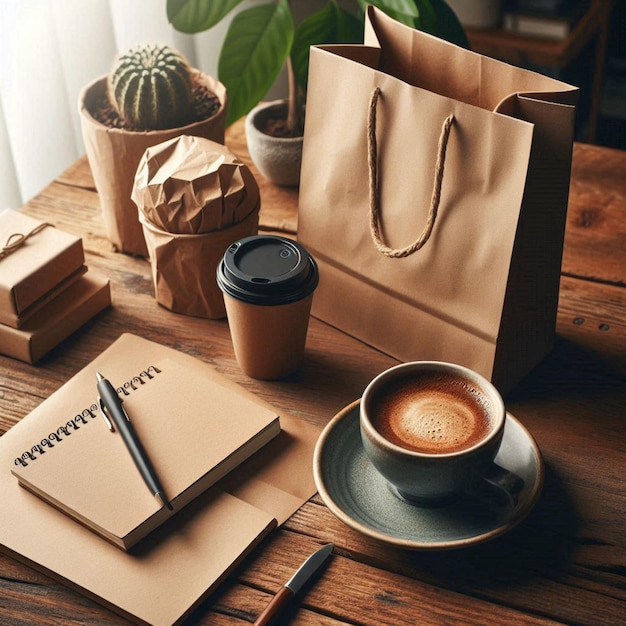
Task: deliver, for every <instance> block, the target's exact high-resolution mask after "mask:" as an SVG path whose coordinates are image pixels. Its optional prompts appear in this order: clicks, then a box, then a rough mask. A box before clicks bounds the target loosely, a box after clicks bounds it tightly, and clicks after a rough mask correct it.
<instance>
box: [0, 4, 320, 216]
mask: <svg viewBox="0 0 626 626" xmlns="http://www.w3.org/2000/svg"><path fill="white" fill-rule="evenodd" d="M258 1H259V0H248V1H247V2H244V3H243V4H242V5H240V7H241V8H245V7H246V6H249V5H250V4H253V3H254V2H258ZM301 4H306V3H305V2H302V3H301ZM316 4H317V3H316ZM165 7H166V4H165V0H0V210H1V209H4V208H7V207H11V208H19V207H20V206H21V205H22V204H23V203H24V202H26V201H27V200H28V199H30V198H31V197H32V196H33V195H35V194H36V193H38V192H39V191H40V190H41V189H42V188H43V187H44V186H45V185H46V184H48V183H49V182H50V181H52V180H53V179H54V178H55V177H56V176H58V175H59V174H60V173H61V172H62V171H63V170H64V169H65V168H67V167H68V166H69V165H70V164H71V163H73V162H74V161H75V160H76V159H77V158H78V157H79V156H80V155H81V154H83V152H84V149H83V142H82V137H81V133H80V122H79V116H78V104H77V103H78V94H79V92H80V90H81V88H82V87H83V85H85V84H86V83H88V82H90V81H91V80H93V79H94V78H96V77H97V76H100V75H103V74H106V73H107V72H108V70H109V68H110V66H111V64H112V62H113V59H114V57H115V55H116V54H117V53H118V52H121V51H124V50H126V49H128V48H130V47H131V46H133V45H135V44H137V43H140V42H159V43H162V44H168V45H171V46H173V47H175V48H177V49H179V50H180V51H181V52H183V53H184V54H185V55H186V56H187V58H188V60H189V61H190V63H191V64H192V65H194V66H196V67H199V68H200V69H202V70H203V71H205V72H207V73H209V74H211V75H213V76H216V75H217V59H218V54H219V49H220V47H221V42H222V40H223V38H224V35H225V32H226V28H227V26H228V21H225V22H224V23H221V24H219V25H217V26H216V27H214V28H213V29H211V30H210V31H208V32H205V33H201V34H199V35H195V36H190V35H184V34H181V33H178V32H176V31H175V30H174V29H173V28H172V27H171V26H170V25H169V23H168V22H167V15H166V8H165ZM275 89H277V90H278V91H277V93H280V92H281V90H282V87H281V85H278V87H276V88H275ZM273 91H275V90H273Z"/></svg>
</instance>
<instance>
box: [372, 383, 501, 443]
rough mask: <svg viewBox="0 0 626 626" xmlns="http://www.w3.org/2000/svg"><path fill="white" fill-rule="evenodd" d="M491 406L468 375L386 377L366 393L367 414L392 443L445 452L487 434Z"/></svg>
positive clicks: (490, 424)
mask: <svg viewBox="0 0 626 626" xmlns="http://www.w3.org/2000/svg"><path fill="white" fill-rule="evenodd" d="M492 412H493V408H492V407H491V405H490V401H489V399H488V398H486V397H485V395H484V393H483V392H482V391H481V389H480V387H478V386H477V385H474V383H472V382H471V381H468V380H465V379H464V378H461V377H460V376H454V375H451V374H445V373H443V374H442V373H437V372H424V373H420V374H419V376H416V377H407V378H404V379H400V380H397V381H393V382H389V383H387V384H386V385H385V387H384V390H383V389H381V390H380V391H379V392H378V393H376V394H374V395H373V396H372V398H371V404H370V410H369V415H370V419H371V421H372V424H373V426H374V428H376V430H378V432H379V433H380V434H381V435H382V436H383V437H384V438H385V439H387V440H388V441H390V442H391V443H394V444H395V445H397V446H400V447H402V448H405V449H407V450H412V451H415V452H422V453H426V454H448V453H451V452H458V451H460V450H466V449H467V448H471V447H472V446H474V445H475V444H477V443H478V442H480V441H482V440H483V439H484V438H485V437H487V436H488V435H489V433H490V432H491V430H492V428H493V424H494V420H493V418H492V417H491V415H492Z"/></svg>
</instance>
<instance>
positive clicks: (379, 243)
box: [367, 87, 454, 258]
mask: <svg viewBox="0 0 626 626" xmlns="http://www.w3.org/2000/svg"><path fill="white" fill-rule="evenodd" d="M380 94H381V90H380V88H379V87H376V89H374V91H373V92H372V95H371V97H370V106H369V115H368V119H367V144H368V165H369V199H370V233H371V235H372V240H373V242H374V245H375V246H376V249H377V250H378V251H379V252H382V254H384V255H385V256H388V257H391V258H403V257H407V256H409V255H411V254H413V253H414V252H416V251H417V250H419V249H420V248H421V247H422V246H423V245H424V244H425V243H426V242H427V241H428V239H429V238H430V235H431V233H432V231H433V227H434V225H435V220H436V219H437V211H438V210H439V203H440V201H441V185H442V182H443V170H444V163H445V159H446V148H447V147H448V139H449V138H450V129H451V128H452V123H453V122H454V115H449V116H448V117H447V118H446V119H445V120H444V122H443V125H442V127H441V135H440V136H439V146H438V148H437V163H436V165H435V180H434V183H433V193H432V197H431V200H430V208H429V210H428V216H427V218H426V225H425V226H424V230H423V231H422V232H421V234H420V235H419V237H418V238H417V239H416V240H415V241H414V242H413V243H412V244H409V245H408V246H406V247H405V248H390V247H389V246H388V245H387V244H386V243H385V241H384V240H383V236H382V233H381V229H380V211H381V209H380V191H379V189H378V145H377V141H376V114H377V108H378V107H377V105H378V98H379V96H380Z"/></svg>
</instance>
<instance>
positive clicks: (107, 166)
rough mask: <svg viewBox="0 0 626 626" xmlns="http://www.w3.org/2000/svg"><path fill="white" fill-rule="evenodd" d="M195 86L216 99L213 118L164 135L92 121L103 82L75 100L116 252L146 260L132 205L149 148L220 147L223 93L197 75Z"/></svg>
mask: <svg viewBox="0 0 626 626" xmlns="http://www.w3.org/2000/svg"><path fill="white" fill-rule="evenodd" d="M195 80H196V82H197V84H200V85H202V86H204V87H205V88H206V89H208V91H210V92H211V93H213V94H215V95H216V96H217V98H218V100H219V102H220V106H219V108H218V110H217V112H216V113H214V114H213V115H212V116H210V117H207V118H206V119H203V120H199V121H197V122H193V123H191V124H188V125H186V126H181V127H179V128H172V129H167V130H149V131H131V130H126V129H123V128H111V127H109V126H107V125H105V124H103V123H101V122H99V121H98V120H97V119H96V117H94V111H95V110H96V108H97V107H98V106H99V103H100V102H102V99H103V96H104V95H105V94H106V90H107V79H106V76H103V77H100V78H98V79H97V80H95V81H94V82H92V83H91V84H89V85H87V86H86V87H85V88H84V89H83V90H82V92H81V94H80V96H79V111H80V120H81V130H82V135H83V142H84V144H85V151H86V153H87V159H88V161H89V166H90V168H91V172H92V174H93V179H94V182H95V185H96V189H97V191H98V195H99V197H100V206H101V209H102V216H103V219H104V225H105V229H106V232H107V236H108V238H109V239H110V240H111V242H112V243H113V245H114V247H115V248H116V250H118V251H119V252H125V253H127V254H135V255H139V256H147V254H148V250H147V247H146V242H145V240H144V237H143V231H142V228H141V224H140V223H139V220H138V219H137V208H136V206H135V205H134V204H133V202H132V200H131V192H132V189H133V183H134V177H135V172H136V170H137V166H138V165H139V161H140V159H141V157H142V155H143V153H144V152H145V150H146V149H147V148H149V147H150V146H154V145H156V144H159V143H161V142H163V141H166V140H168V139H172V138H174V137H177V136H180V135H197V136H199V137H205V138H207V139H210V140H212V141H215V142H219V143H224V132H225V125H226V106H227V96H226V88H225V87H224V85H222V83H220V82H219V81H217V80H215V79H214V78H213V77H211V76H209V75H207V74H203V73H201V72H199V71H197V72H196V74H195Z"/></svg>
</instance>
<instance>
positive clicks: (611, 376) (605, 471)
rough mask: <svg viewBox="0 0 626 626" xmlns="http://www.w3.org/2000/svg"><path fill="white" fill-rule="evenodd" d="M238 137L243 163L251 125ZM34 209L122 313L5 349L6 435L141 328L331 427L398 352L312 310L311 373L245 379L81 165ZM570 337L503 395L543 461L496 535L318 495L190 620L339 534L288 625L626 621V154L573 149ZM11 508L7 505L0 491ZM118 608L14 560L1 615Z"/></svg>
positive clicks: (260, 600) (217, 330)
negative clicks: (352, 506)
mask: <svg viewBox="0 0 626 626" xmlns="http://www.w3.org/2000/svg"><path fill="white" fill-rule="evenodd" d="M227 143H228V144H229V145H230V146H231V148H232V149H233V150H234V151H235V152H236V153H238V154H239V155H240V156H241V157H242V158H243V159H244V160H246V159H247V155H246V149H245V141H244V138H243V133H242V128H241V124H238V125H235V126H234V127H232V128H231V129H229V133H228V140H227ZM257 178H258V180H259V183H260V184H261V186H262V200H263V208H262V211H261V226H262V228H263V229H264V230H268V231H280V232H285V233H288V234H290V235H294V234H295V233H296V229H297V191H296V190H293V189H291V190H289V189H280V188H277V187H274V186H272V185H270V184H268V183H266V182H265V181H264V180H263V179H262V178H261V177H260V176H258V177H257ZM22 210H23V211H24V212H25V213H27V214H29V215H32V216H34V217H37V218H40V219H42V220H48V221H52V222H53V223H54V224H55V225H56V226H57V227H59V228H61V229H64V230H66V231H69V232H71V233H75V234H76V235H80V236H81V237H83V240H84V245H85V249H86V256H87V264H88V265H89V267H90V268H93V269H94V270H96V271H98V272H100V273H102V274H103V275H105V276H108V277H109V279H110V281H111V288H112V298H113V304H114V306H113V308H112V309H110V310H109V311H107V312H105V313H103V314H101V315H99V316H98V317H97V318H96V319H94V320H93V321H92V322H90V323H89V324H87V325H86V326H85V327H84V328H83V329H81V330H80V331H79V332H77V333H75V335H74V336H72V337H71V338H70V339H69V340H66V341H65V342H64V343H63V344H61V345H60V346H58V347H57V348H56V349H54V350H53V351H52V352H51V353H50V354H49V355H48V356H46V357H45V358H44V359H43V360H42V361H41V362H40V363H39V364H38V365H37V366H32V365H27V364H25V363H21V362H19V361H15V360H12V359H10V358H6V357H2V356H0V433H4V432H5V431H6V430H8V429H9V428H10V427H11V426H12V425H13V424H15V423H16V422H18V421H19V420H20V419H21V418H22V417H24V416H25V415H26V414H27V413H29V412H30V411H31V410H32V409H34V408H35V407H36V406H37V405H38V404H39V403H40V402H42V400H44V399H45V398H46V397H47V396H49V395H50V394H51V393H52V392H53V391H54V390H55V389H57V388H58V387H59V386H61V385H62V384H63V383H64V382H65V381H66V380H68V379H69V378H70V377H71V376H72V375H74V374H75V373H76V372H78V371H79V370H80V369H81V368H83V367H84V366H86V365H87V364H88V363H89V362H90V361H91V360H92V359H93V358H94V356H95V355H97V354H99V353H100V352H101V351H102V350H104V349H105V348H107V347H108V346H109V345H110V344H111V343H112V342H113V341H114V340H115V339H117V337H118V336H119V335H120V334H121V333H122V332H132V333H136V334H139V335H142V336H144V337H146V338H149V339H152V340H155V341H158V342H161V343H163V344H165V345H168V346H171V347H174V348H176V349H179V350H181V351H183V352H186V353H190V354H193V355H195V356H197V357H198V358H200V359H202V360H204V361H206V362H208V363H210V364H211V365H213V366H214V367H215V368H217V370H218V371H220V372H221V373H223V374H224V375H225V376H227V377H228V378H230V379H232V380H234V381H236V382H238V383H240V384H241V385H243V386H244V387H246V388H247V389H250V390H251V391H253V392H254V393H256V394H258V395H259V396H261V397H262V398H264V399H266V400H268V401H269V402H272V403H277V404H278V403H279V404H280V406H282V407H284V409H285V410H287V411H289V412H290V413H292V414H293V415H296V416H298V417H299V418H301V419H302V420H306V421H308V422H311V423H313V424H316V425H318V426H319V427H320V428H321V427H323V426H324V425H325V424H326V423H327V422H328V421H329V420H330V419H331V418H332V417H333V416H334V415H335V414H336V413H337V412H339V411H340V410H341V409H342V408H343V407H345V406H346V405H347V404H349V403H351V402H352V401H353V400H355V399H357V398H358V397H359V396H360V395H361V393H362V391H363V389H364V388H365V386H366V384H367V383H368V382H369V381H370V380H371V379H372V378H373V377H374V376H375V375H376V374H377V373H379V372H380V371H381V370H383V369H385V368H387V367H389V366H391V365H393V364H395V362H394V361H393V360H392V359H391V358H389V357H387V356H385V355H383V354H381V353H379V352H377V351H375V350H373V349H371V348H369V347H368V346H366V345H364V344H362V343H361V342H359V341H356V340H354V339H352V338H350V337H349V336H347V335H345V334H343V333H341V332H339V331H337V330H334V329H333V328H331V327H329V326H328V325H326V324H324V323H322V322H320V321H318V320H316V319H312V320H311V324H310V327H309V335H308V343H307V354H306V360H305V363H304V365H303V367H302V368H301V369H300V370H299V371H298V372H297V373H296V374H294V375H293V376H291V377H290V378H288V379H286V380H283V381H279V382H260V381H256V380H253V379H250V378H247V377H246V376H245V375H244V374H243V373H242V372H241V371H240V369H239V367H238V365H237V363H236V361H235V358H234V355H233V351H232V344H231V340H230V335H229V330H228V325H227V323H226V321H224V320H220V321H209V320H201V319H194V318H191V317H185V316H180V315H177V314H174V313H171V312H169V311H167V310H165V309H164V308H162V307H160V306H158V305H157V303H156V301H155V299H154V296H153V287H152V280H151V274H150V266H149V264H148V262H147V261H146V260H144V259H140V258H133V257H129V256H126V255H124V254H119V253H115V252H114V251H113V250H112V249H111V245H110V243H109V242H108V240H107V239H106V237H105V235H104V230H103V223H102V220H101V217H100V212H99V205H98V196H97V194H96V192H95V189H94V185H93V181H92V178H91V174H90V170H89V167H88V164H87V161H86V159H85V158H82V159H80V160H79V161H77V162H76V163H75V164H74V165H73V166H72V167H70V168H69V169H68V170H67V171H66V172H64V173H63V174H62V175H60V176H59V177H58V178H57V179H56V180H55V181H53V182H52V183H51V184H50V185H49V186H47V187H46V188H45V189H43V190H42V191H41V193H39V194H38V195H37V196H36V197H34V198H33V199H32V200H30V201H29V202H28V203H27V204H26V205H25V206H24V207H22ZM557 334H558V336H557V341H556V346H555V348H554V350H553V352H552V353H551V354H550V355H549V356H548V357H547V358H546V359H545V361H544V362H542V363H541V364H540V365H539V366H538V367H537V368H536V369H535V370H534V371H533V372H532V373H531V374H530V375H529V376H528V377H527V378H526V379H525V380H524V381H523V382H522V384H521V385H519V386H518V387H517V388H516V389H515V390H514V391H513V392H512V393H511V394H509V395H508V397H507V398H506V402H507V406H508V409H509V410H510V411H511V413H512V414H513V415H515V416H516V417H517V418H518V419H519V420H520V421H521V422H522V423H523V424H524V425H525V426H526V427H527V428H528V430H529V431H530V432H531V433H532V435H533V436H534V438H535V439H536V441H537V443H538V445H539V447H540V449H541V451H542V454H543V457H544V461H545V467H546V475H545V484H544V488H543V492H542V495H541V497H540V499H539V501H538V503H537V504H536V506H535V507H534V509H533V510H532V512H531V513H530V515H529V516H528V517H527V518H526V519H525V520H523V521H522V522H521V523H520V524H519V525H518V526H517V527H515V528H514V529H513V530H511V531H510V532H509V533H506V534H504V535H502V536H500V537H498V538H496V539H494V540H492V541H490V542H487V543H483V544H480V545H476V546H474V547H468V548H463V549H459V550H452V551H442V552H410V551H404V550H401V549H398V548H393V547H389V546H388V545H387V544H384V543H381V542H378V541H376V540H374V539H371V538H368V537H366V536H363V535H361V534H359V533H358V532H356V531H355V530H352V529H351V528H349V527H348V526H346V525H345V524H344V523H342V522H341V521H339V520H338V519H337V518H336V517H335V516H334V515H333V514H332V513H331V512H330V510H329V509H328V508H327V507H326V506H325V505H324V503H323V502H322V500H321V499H320V497H319V496H318V495H316V496H314V497H313V498H312V499H311V500H310V501H309V502H307V503H306V504H305V505H304V506H303V507H302V508H301V509H300V510H299V511H298V512H297V513H296V514H295V515H293V516H292V517H291V518H290V519H289V520H288V521H287V522H286V523H285V524H284V525H283V526H282V527H280V528H279V529H278V530H276V531H274V532H273V533H272V534H271V535H270V536H269V537H268V538H267V539H266V540H264V542H263V543H262V544H261V545H260V546H259V547H258V548H257V549H256V550H255V551H254V552H253V553H252V555H251V556H249V557H248V558H247V559H246V560H245V561H244V563H243V565H242V566H241V567H239V568H238V569H237V571H236V572H235V574H233V575H232V576H231V577H230V578H229V579H228V580H227V581H226V582H225V583H224V584H223V585H222V586H221V587H220V588H219V589H218V591H217V592H216V593H215V594H213V595H212V596H211V597H210V598H209V599H208V600H207V601H206V602H205V603H204V604H202V606H201V607H200V608H199V609H198V610H197V611H196V612H195V613H194V614H193V616H192V617H191V618H190V619H189V623H190V624H219V625H226V624H228V625H230V626H234V625H238V624H245V623H249V622H252V621H254V619H255V617H256V616H257V615H258V614H259V613H260V612H261V611H262V610H263V608H264V607H265V606H266V604H267V603H268V601H269V600H270V598H271V597H272V596H273V594H274V593H276V592H277V591H278V590H279V589H280V588H281V586H282V585H283V584H284V583H285V582H286V581H287V580H288V579H289V577H290V576H291V574H292V573H293V571H294V569H295V568H296V567H297V566H298V565H299V564H300V563H301V562H302V560H303V559H304V558H305V557H306V556H307V555H308V554H310V553H311V552H312V551H313V550H314V549H316V548H317V547H319V546H320V545H321V544H323V543H326V542H333V543H334V544H335V550H334V555H333V556H332V557H331V559H330V561H329V563H328V566H327V568H326V569H325V570H324V572H323V575H321V576H320V577H319V579H318V580H317V581H316V582H315V584H314V585H312V586H310V588H308V589H306V592H305V593H304V594H303V595H302V596H299V597H298V599H297V601H296V602H295V603H293V604H292V606H291V608H290V609H289V611H288V613H287V615H286V617H285V621H289V623H292V624H316V625H319V624H329V625H330V624H373V625H380V624H442V623H446V624H479V625H481V626H483V625H484V624H486V623H490V624H589V625H594V626H596V625H598V624H615V625H617V624H624V623H626V537H625V532H624V531H625V530H626V525H625V520H626V480H625V479H626V476H625V468H626V462H625V452H626V428H625V426H626V422H625V411H626V152H620V151H616V150H611V149H604V148H599V147H595V146H591V145H585V144H576V145H575V146H574V159H573V174H572V183H571V193H570V204H569V214H568V223H567V231H566V242H565V252H564V259H563V272H562V282H561V294H560V302H559V314H558V328H557ZM0 515H1V502H0ZM120 623H124V622H123V620H122V619H121V618H119V617H118V616H116V615H115V614H114V613H112V612H110V611H109V610H107V609H105V608H102V607H100V606H99V605H97V604H95V603H94V602H92V601H91V600H88V599H86V598H83V597H82V596H81V595H79V594H78V593H76V592H74V591H72V590H70V589H68V588H66V587H65V586H64V585H62V584H61V583H59V582H56V581H54V580H53V579H51V578H49V577H48V576H47V575H44V574H42V573H38V572H36V571H34V570H33V569H31V568H30V567H28V566H26V565H23V564H21V563H19V562H18V561H16V560H14V559H13V558H10V557H9V556H4V555H0V624H2V625H9V624H10V625H11V626H15V625H18V624H38V625H42V624H90V625H95V624H120Z"/></svg>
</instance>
